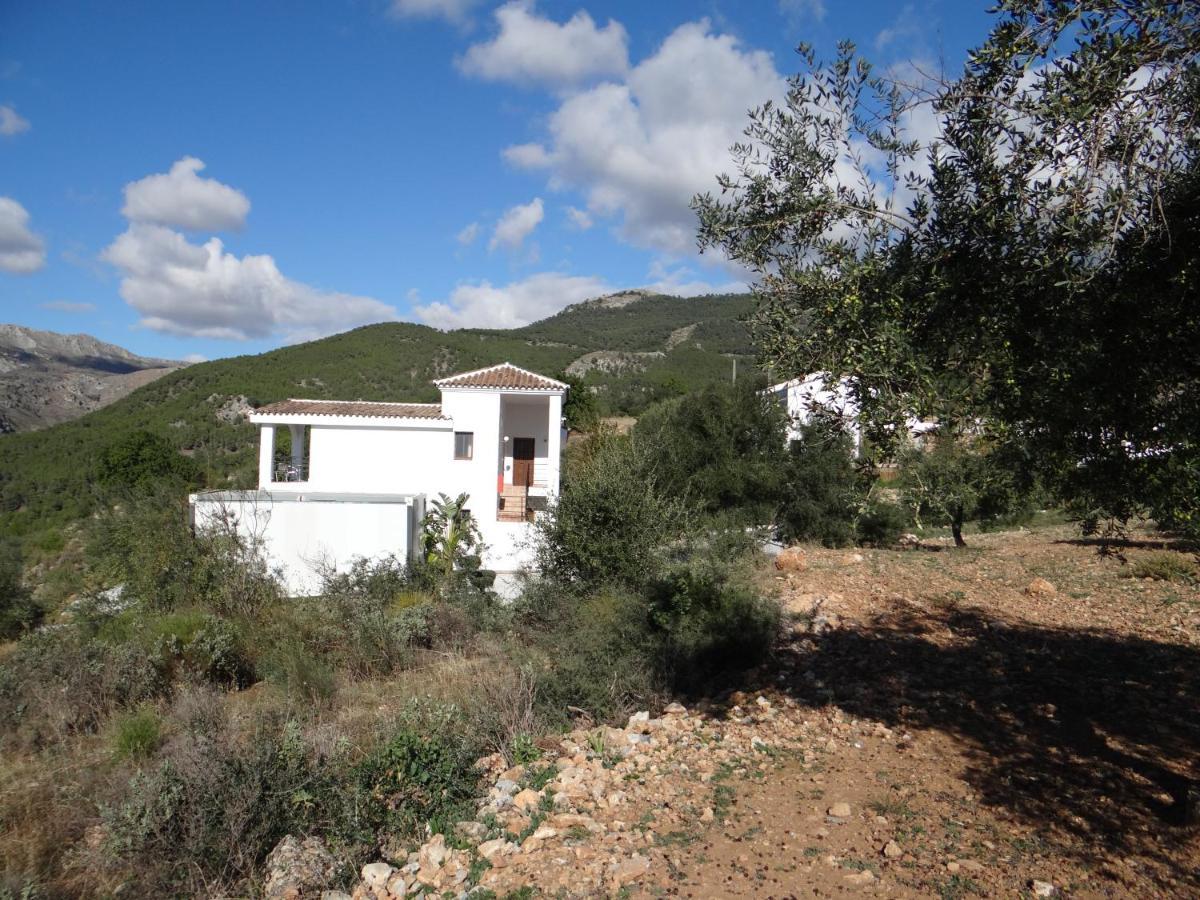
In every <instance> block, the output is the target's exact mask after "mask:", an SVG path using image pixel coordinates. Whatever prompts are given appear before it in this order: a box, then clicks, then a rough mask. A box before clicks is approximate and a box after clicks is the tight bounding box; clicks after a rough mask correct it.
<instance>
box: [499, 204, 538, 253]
mask: <svg viewBox="0 0 1200 900" xmlns="http://www.w3.org/2000/svg"><path fill="white" fill-rule="evenodd" d="M544 217H545V210H544V209H543V207H542V198H541V197H534V198H533V200H531V201H530V202H529V203H525V204H518V205H517V206H514V207H512V208H511V209H509V210H508V211H507V212H506V213H505V214H504V215H502V216H501V217H500V221H499V222H497V223H496V230H495V231H493V232H492V239H491V241H489V242H488V249H489V250H495V249H496V248H497V247H504V248H505V249H507V250H518V249H520V247H521V245H522V244H523V243H525V238H527V237H529V235H531V234H533V231H534V229H535V228H537V227H538V225H539V224H541V221H542V219H543V218H544Z"/></svg>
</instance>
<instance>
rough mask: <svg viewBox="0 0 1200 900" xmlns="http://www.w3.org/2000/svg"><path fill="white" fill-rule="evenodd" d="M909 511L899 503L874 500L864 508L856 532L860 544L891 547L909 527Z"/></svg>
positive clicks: (855, 528)
mask: <svg viewBox="0 0 1200 900" xmlns="http://www.w3.org/2000/svg"><path fill="white" fill-rule="evenodd" d="M908 523H909V516H908V511H907V510H906V509H904V507H902V506H900V505H899V504H898V503H890V502H888V501H887V500H873V501H871V502H870V503H868V504H867V505H866V507H864V508H863V510H862V512H860V513H859V515H858V521H857V522H855V525H854V530H855V534H856V536H857V538H858V542H859V543H860V544H868V545H870V546H872V547H891V546H893V545H894V544H895V543H896V541H898V540H899V539H900V535H901V533H903V531H904V529H905V528H907V527H908Z"/></svg>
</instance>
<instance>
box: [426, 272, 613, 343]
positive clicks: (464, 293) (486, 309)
mask: <svg viewBox="0 0 1200 900" xmlns="http://www.w3.org/2000/svg"><path fill="white" fill-rule="evenodd" d="M612 291H613V288H612V287H611V286H609V284H608V283H607V282H606V281H605V280H604V279H603V278H599V277H597V276H592V275H564V274H562V273H559V272H540V273H538V274H536V275H530V276H529V277H528V278H524V279H522V280H520V281H513V282H510V283H508V284H505V285H493V284H492V283H491V282H489V281H479V282H474V283H466V284H460V285H458V286H457V287H456V288H455V289H454V290H453V291H452V292H451V293H450V297H449V298H448V299H447V300H446V301H445V302H440V301H439V302H436V303H430V304H428V305H426V306H418V307H416V308H414V310H413V313H414V314H415V315H416V317H417V318H418V319H420V320H421V321H422V322H424V323H425V324H426V325H432V326H433V327H435V328H444V329H450V328H519V327H520V326H522V325H528V324H529V323H530V322H536V321H537V320H538V319H544V318H546V316H552V315H554V314H555V313H556V312H558V311H560V310H562V309H564V308H565V307H567V306H570V305H571V304H572V303H579V302H581V301H583V300H588V299H591V298H592V297H599V296H600V295H601V294H609V293H612Z"/></svg>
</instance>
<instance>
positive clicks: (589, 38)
mask: <svg viewBox="0 0 1200 900" xmlns="http://www.w3.org/2000/svg"><path fill="white" fill-rule="evenodd" d="M495 16H496V22H497V23H498V24H499V26H500V31H499V33H498V34H497V35H496V36H495V37H494V38H492V40H490V41H486V42H484V43H480V44H474V45H472V46H471V47H469V48H467V52H466V53H465V54H464V55H463V56H462V57H461V58H460V59H459V60H458V67H459V69H460V70H461V71H462V72H463V73H464V74H467V75H474V76H477V77H479V78H483V79H486V80H488V81H509V82H516V83H518V84H541V85H545V86H547V87H551V88H564V87H570V86H572V85H577V84H580V83H582V82H585V81H588V80H591V79H594V78H598V77H599V78H602V77H605V76H614V75H622V74H624V72H625V71H626V70H627V69H628V68H629V51H628V48H627V44H628V40H629V39H628V36H627V35H626V34H625V29H624V27H622V25H621V23H620V22H616V21H613V20H612V19H609V21H608V24H607V25H605V26H604V27H603V28H598V27H597V26H596V23H595V22H594V21H593V20H592V17H591V16H590V15H588V14H587V13H586V12H584V11H583V10H580V11H579V12H577V13H575V15H573V16H571V18H570V19H568V20H567V21H566V22H564V23H562V24H561V25H560V24H558V23H557V22H554V21H552V20H551V19H547V18H544V17H542V16H539V15H538V14H537V12H536V11H535V10H534V4H533V2H532V0H529V2H527V0H514V2H511V3H506V4H505V5H504V6H501V7H500V8H499V9H497V10H496V12H495Z"/></svg>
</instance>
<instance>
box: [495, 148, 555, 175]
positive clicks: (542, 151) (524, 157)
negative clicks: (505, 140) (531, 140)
mask: <svg viewBox="0 0 1200 900" xmlns="http://www.w3.org/2000/svg"><path fill="white" fill-rule="evenodd" d="M503 154H504V158H505V160H507V161H508V162H510V163H512V164H513V165H514V166H518V167H520V168H522V169H539V168H542V167H543V166H548V165H550V164H551V163H552V162H553V160H551V158H550V154H549V153H547V152H546V148H545V147H543V146H542V145H541V144H513V145H512V146H511V147H505V148H504V151H503Z"/></svg>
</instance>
